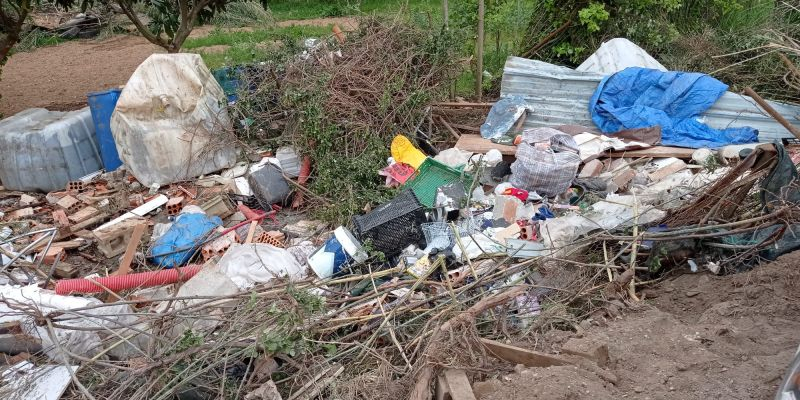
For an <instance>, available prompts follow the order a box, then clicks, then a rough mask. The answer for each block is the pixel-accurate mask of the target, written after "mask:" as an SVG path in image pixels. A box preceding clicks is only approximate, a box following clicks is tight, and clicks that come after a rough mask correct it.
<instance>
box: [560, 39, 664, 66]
mask: <svg viewBox="0 0 800 400" xmlns="http://www.w3.org/2000/svg"><path fill="white" fill-rule="evenodd" d="M628 67H642V68H650V69H657V70H659V71H666V70H667V69H666V68H665V67H664V66H663V65H661V63H660V62H658V61H656V59H655V58H653V57H652V56H651V55H650V54H648V53H647V52H646V51H645V50H644V49H643V48H641V47H639V46H637V45H636V44H635V43H633V42H631V41H630V40H628V39H625V38H615V39H611V40H609V41H607V42H604V43H603V44H602V45H600V48H599V49H597V51H595V52H594V54H592V55H591V56H589V58H587V59H586V60H585V61H584V62H583V63H582V64H581V65H579V66H578V68H575V70H576V71H581V72H597V73H600V74H603V75H611V74H613V73H615V72H619V71H622V70H623V69H625V68H628Z"/></svg>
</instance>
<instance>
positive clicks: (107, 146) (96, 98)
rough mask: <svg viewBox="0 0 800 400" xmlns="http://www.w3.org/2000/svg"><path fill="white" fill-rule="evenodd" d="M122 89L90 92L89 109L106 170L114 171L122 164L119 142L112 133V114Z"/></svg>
mask: <svg viewBox="0 0 800 400" xmlns="http://www.w3.org/2000/svg"><path fill="white" fill-rule="evenodd" d="M121 91H122V90H120V89H111V90H106V91H103V92H95V93H89V109H90V110H91V111H92V121H93V122H94V134H95V136H96V137H97V144H98V145H99V146H100V158H101V159H102V160H103V167H104V168H105V170H106V171H113V170H115V169H117V168H119V166H120V165H122V161H121V160H120V159H119V153H117V144H116V143H115V142H114V135H112V134H111V114H112V113H113V112H114V107H115V106H116V105H117V100H119V94H120V92H121Z"/></svg>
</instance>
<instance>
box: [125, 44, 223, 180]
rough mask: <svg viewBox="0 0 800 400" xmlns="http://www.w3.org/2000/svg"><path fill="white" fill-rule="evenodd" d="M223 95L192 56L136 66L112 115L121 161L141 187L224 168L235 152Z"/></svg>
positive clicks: (153, 60) (157, 56)
mask: <svg viewBox="0 0 800 400" xmlns="http://www.w3.org/2000/svg"><path fill="white" fill-rule="evenodd" d="M226 104H227V102H226V100H225V94H224V93H223V91H222V88H221V87H220V85H219V83H217V81H216V80H215V79H214V77H213V76H212V75H211V72H210V71H209V70H208V68H207V67H206V66H205V64H203V60H202V59H201V58H200V56H199V55H197V54H153V55H151V56H150V57H148V58H147V59H146V60H144V62H143V63H142V64H141V65H139V67H138V68H136V71H134V72H133V75H131V78H130V79H129V80H128V83H127V84H126V85H125V88H124V89H123V90H122V93H121V94H120V97H119V101H117V105H116V108H115V109H114V114H113V115H112V117H111V133H112V134H113V135H114V141H115V142H116V143H117V151H118V153H119V156H120V159H121V160H122V162H123V163H124V164H125V166H126V167H127V168H128V170H129V171H130V172H131V173H132V174H133V175H134V176H135V177H136V179H138V180H139V182H141V183H142V184H143V185H144V186H151V185H153V184H160V185H164V184H168V183H172V182H176V181H180V180H185V179H190V178H194V177H197V176H199V175H203V174H207V173H210V172H214V171H217V170H220V169H223V168H229V167H232V166H233V165H234V163H235V162H236V148H235V146H233V145H232V144H231V143H225V142H224V141H223V140H221V139H220V138H221V133H222V132H224V131H225V130H230V128H231V122H230V119H229V118H228V113H227V111H226V109H225V105H226Z"/></svg>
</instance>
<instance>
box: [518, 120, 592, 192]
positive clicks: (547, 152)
mask: <svg viewBox="0 0 800 400" xmlns="http://www.w3.org/2000/svg"><path fill="white" fill-rule="evenodd" d="M537 144H538V145H537ZM516 156H517V161H515V162H514V163H513V164H511V180H510V183H511V184H512V185H514V187H516V188H519V189H525V190H528V191H536V193H538V194H540V195H542V196H547V197H552V196H556V195H559V194H561V193H564V192H565V191H566V190H567V189H568V188H569V186H570V184H572V180H573V179H575V174H577V173H578V166H580V163H581V157H580V156H579V155H578V144H577V143H575V140H574V139H573V138H572V136H570V135H567V134H566V133H563V132H561V131H558V130H555V129H552V128H535V129H527V130H525V131H524V132H523V133H522V142H521V143H520V144H519V146H518V147H517V154H516Z"/></svg>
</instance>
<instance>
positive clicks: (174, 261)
mask: <svg viewBox="0 0 800 400" xmlns="http://www.w3.org/2000/svg"><path fill="white" fill-rule="evenodd" d="M220 225H222V220H221V219H220V218H219V217H217V216H214V217H209V216H207V215H205V214H201V213H183V214H180V215H178V218H176V219H175V222H174V223H173V224H172V226H171V227H170V228H169V230H167V232H166V233H164V235H162V236H161V237H159V238H158V239H157V240H156V242H155V244H154V245H153V248H152V250H151V251H150V253H151V254H152V256H151V257H152V259H153V262H154V263H156V264H157V265H159V266H162V267H165V268H172V267H177V266H180V265H183V264H186V263H187V262H188V261H189V259H190V258H191V257H192V255H193V254H194V252H195V250H197V248H198V247H199V246H200V244H201V243H202V242H203V240H205V239H206V238H207V237H208V234H209V232H211V230H213V229H214V228H216V227H218V226H220Z"/></svg>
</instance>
